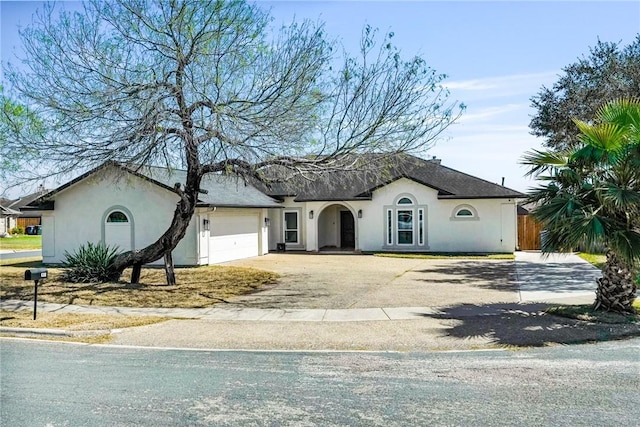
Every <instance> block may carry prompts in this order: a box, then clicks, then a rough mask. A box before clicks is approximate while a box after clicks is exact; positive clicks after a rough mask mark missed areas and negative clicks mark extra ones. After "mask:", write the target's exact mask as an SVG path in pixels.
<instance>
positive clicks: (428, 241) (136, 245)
mask: <svg viewBox="0 0 640 427" xmlns="http://www.w3.org/2000/svg"><path fill="white" fill-rule="evenodd" d="M371 161H372V162H375V159H372V160H371ZM372 170H373V171H376V168H375V167H374V168H369V169H368V171H367V172H353V171H342V172H334V173H329V174H326V175H324V176H321V177H318V178H317V179H315V180H313V181H308V180H301V181H296V180H293V181H288V182H286V183H279V184H278V183H273V184H272V185H271V186H269V187H262V186H260V185H259V184H256V186H252V185H249V184H247V183H246V182H245V181H243V180H241V179H239V178H236V177H232V176H222V175H209V176H207V177H206V178H205V179H204V181H203V183H202V187H203V188H202V189H203V190H205V191H206V194H201V195H200V198H199V203H198V205H197V209H196V214H195V215H194V217H193V219H192V221H191V224H190V226H189V229H188V230H187V234H186V235H185V237H184V239H183V240H182V241H181V242H180V244H179V245H178V246H177V247H176V249H175V250H174V252H173V259H174V262H175V264H176V265H206V264H215V263H220V262H225V261H231V260H235V259H241V258H248V257H253V256H259V255H264V254H266V253H267V252H269V251H276V250H277V251H281V250H295V251H307V252H322V251H356V252H378V251H387V252H482V253H511V252H513V251H514V250H515V249H516V247H517V214H516V207H517V200H518V199H521V198H523V197H524V194H522V193H519V192H517V191H515V190H511V189H509V188H506V187H503V186H500V185H497V184H493V183H490V182H488V181H484V180H482V179H479V178H476V177H473V176H470V175H467V174H464V173H462V172H459V171H456V170H453V169H450V168H447V167H445V166H442V165H441V164H440V162H439V161H438V160H424V159H420V158H417V157H413V156H403V157H402V158H401V159H400V161H398V162H395V166H394V167H384V168H382V167H381V169H379V170H378V172H379V173H372V172H371V171H372ZM184 179H185V172H184V171H177V170H173V171H169V170H167V169H163V168H155V167H149V168H142V169H139V170H132V169H128V168H126V167H124V166H121V165H117V164H113V163H108V164H105V165H103V166H100V167H98V168H96V169H94V170H92V171H90V172H88V173H85V174H84V175H82V176H80V177H78V178H76V179H74V180H73V181H71V182H69V183H67V184H64V185H62V186H61V187H59V188H57V189H55V190H53V191H51V192H49V193H48V194H46V195H45V196H43V197H42V198H40V199H39V200H37V201H36V202H34V204H33V206H37V207H38V209H41V210H42V227H43V240H42V255H43V262H45V263H47V264H57V263H62V262H64V259H65V252H69V253H71V252H73V251H75V250H76V249H77V248H78V247H79V246H80V245H82V244H84V243H86V242H94V243H96V242H99V241H103V242H105V243H107V244H109V245H118V246H119V247H120V249H122V250H136V249H141V248H143V247H145V246H147V245H148V244H150V243H151V242H153V241H154V240H155V239H157V238H158V237H159V236H160V235H161V234H162V232H164V230H165V229H166V227H168V225H169V224H170V223H171V218H172V215H173V211H174V209H175V205H176V202H177V200H178V196H177V194H176V193H175V192H174V190H173V187H174V183H176V182H184ZM258 187H260V189H258ZM162 262H163V261H162V260H160V261H158V263H162Z"/></svg>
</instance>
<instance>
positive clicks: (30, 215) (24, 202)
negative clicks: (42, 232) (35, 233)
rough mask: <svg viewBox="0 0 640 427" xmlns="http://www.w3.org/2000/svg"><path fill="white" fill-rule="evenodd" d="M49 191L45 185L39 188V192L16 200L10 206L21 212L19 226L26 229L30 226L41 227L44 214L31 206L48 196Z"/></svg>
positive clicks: (18, 220)
mask: <svg viewBox="0 0 640 427" xmlns="http://www.w3.org/2000/svg"><path fill="white" fill-rule="evenodd" d="M48 191H49V190H47V189H45V188H44V186H43V185H41V186H40V187H39V188H38V191H36V192H35V193H32V194H28V195H26V196H22V197H20V198H18V199H16V200H13V201H12V202H11V203H10V204H9V208H11V209H13V210H15V211H18V212H20V216H19V217H18V219H17V226H18V227H22V229H26V228H27V227H28V226H30V225H40V223H41V217H42V213H41V212H40V211H38V210H34V209H33V208H31V207H30V206H29V205H30V204H31V203H32V202H33V201H35V200H37V199H39V198H40V197H41V196H43V195H44V194H46V193H47V192H48Z"/></svg>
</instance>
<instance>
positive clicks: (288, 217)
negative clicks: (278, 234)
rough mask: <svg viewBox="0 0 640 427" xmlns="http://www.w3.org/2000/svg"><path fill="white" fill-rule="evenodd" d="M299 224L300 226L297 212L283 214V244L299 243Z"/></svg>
mask: <svg viewBox="0 0 640 427" xmlns="http://www.w3.org/2000/svg"><path fill="white" fill-rule="evenodd" d="M299 224H300V221H299V215H298V211H285V212H284V242H285V243H300V239H299V234H300V227H299Z"/></svg>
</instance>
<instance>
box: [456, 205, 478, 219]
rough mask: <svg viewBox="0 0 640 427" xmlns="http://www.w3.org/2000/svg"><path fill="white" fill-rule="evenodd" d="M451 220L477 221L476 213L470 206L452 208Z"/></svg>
mask: <svg viewBox="0 0 640 427" xmlns="http://www.w3.org/2000/svg"><path fill="white" fill-rule="evenodd" d="M451 219H452V220H455V221H473V220H478V219H479V218H478V211H476V209H475V208H474V207H473V206H471V205H458V206H456V207H455V208H453V211H452V212H451Z"/></svg>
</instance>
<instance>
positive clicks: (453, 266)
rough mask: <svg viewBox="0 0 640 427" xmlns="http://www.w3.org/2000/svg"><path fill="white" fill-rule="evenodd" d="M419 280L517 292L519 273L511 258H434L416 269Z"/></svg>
mask: <svg viewBox="0 0 640 427" xmlns="http://www.w3.org/2000/svg"><path fill="white" fill-rule="evenodd" d="M414 272H415V273H420V274H421V277H416V278H417V279H418V280H420V281H423V282H427V283H446V284H449V285H454V284H464V285H469V286H473V287H476V288H480V289H491V290H494V291H503V292H515V291H516V290H517V288H516V286H515V282H516V278H517V274H516V267H515V263H514V262H513V261H511V260H507V261H505V260H496V261H493V260H482V261H475V260H463V259H455V260H434V261H432V262H431V263H430V264H429V265H428V267H426V268H421V269H416V270H414Z"/></svg>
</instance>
